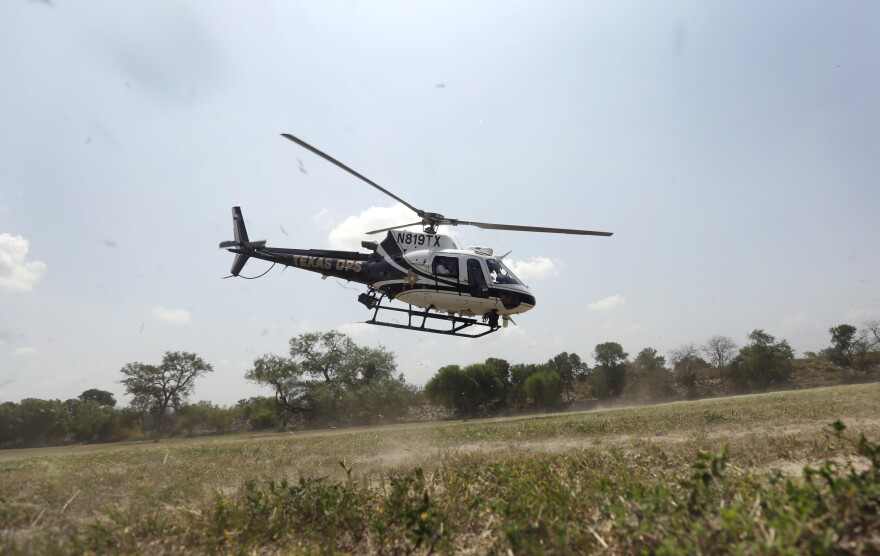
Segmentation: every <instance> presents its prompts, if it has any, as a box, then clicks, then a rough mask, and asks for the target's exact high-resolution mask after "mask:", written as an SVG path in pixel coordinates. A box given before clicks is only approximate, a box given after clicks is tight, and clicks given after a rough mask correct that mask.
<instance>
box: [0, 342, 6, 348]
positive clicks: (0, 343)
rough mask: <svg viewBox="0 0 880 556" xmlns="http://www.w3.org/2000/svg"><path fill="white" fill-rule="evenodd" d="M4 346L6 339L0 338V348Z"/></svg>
mask: <svg viewBox="0 0 880 556" xmlns="http://www.w3.org/2000/svg"><path fill="white" fill-rule="evenodd" d="M4 347H6V341H5V340H0V349H3V348H4Z"/></svg>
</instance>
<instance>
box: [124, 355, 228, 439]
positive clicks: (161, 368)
mask: <svg viewBox="0 0 880 556" xmlns="http://www.w3.org/2000/svg"><path fill="white" fill-rule="evenodd" d="M213 370H214V368H213V367H212V366H211V365H210V364H208V363H206V362H205V361H204V360H203V359H202V358H201V357H199V356H198V355H196V354H194V353H188V352H185V351H174V352H171V351H168V352H165V356H164V357H163V358H162V362H161V363H160V364H159V365H145V364H143V363H128V364H127V365H125V366H124V367H123V368H122V369H121V372H122V374H123V375H125V377H126V378H124V379H122V381H121V382H122V384H123V385H125V391H126V393H127V394H128V395H130V396H132V397H133V398H134V401H133V404H134V405H139V406H140V407H143V408H148V410H149V412H150V413H151V414H152V415H154V417H155V419H156V442H158V441H159V438H161V436H162V433H163V432H164V429H165V417H166V413H167V411H168V408H169V407H172V408H174V409H178V408H179V407H180V406H181V404H182V403H183V402H185V401H186V400H187V399H188V398H189V396H190V394H192V392H193V390H194V389H195V380H196V378H198V377H199V376H202V375H205V374H207V373H210V372H212V371H213Z"/></svg>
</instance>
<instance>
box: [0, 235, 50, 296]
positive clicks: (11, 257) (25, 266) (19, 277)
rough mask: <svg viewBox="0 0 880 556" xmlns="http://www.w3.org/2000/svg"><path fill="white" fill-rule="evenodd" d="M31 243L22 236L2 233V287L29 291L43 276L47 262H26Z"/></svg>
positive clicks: (0, 280) (0, 281)
mask: <svg viewBox="0 0 880 556" xmlns="http://www.w3.org/2000/svg"><path fill="white" fill-rule="evenodd" d="M29 244H30V243H29V242H28V240H26V239H25V238H23V237H21V236H14V235H11V234H0V288H6V289H9V290H16V291H22V292H28V291H31V289H33V287H34V284H36V283H37V282H38V281H39V280H40V278H41V277H42V276H43V271H44V270H46V263H43V262H41V261H32V262H25V257H27V252H28V245H29Z"/></svg>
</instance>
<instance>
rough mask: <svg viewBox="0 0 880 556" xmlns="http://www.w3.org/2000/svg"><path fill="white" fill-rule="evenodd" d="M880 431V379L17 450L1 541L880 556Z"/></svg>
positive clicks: (59, 547) (245, 548)
mask: <svg viewBox="0 0 880 556" xmlns="http://www.w3.org/2000/svg"><path fill="white" fill-rule="evenodd" d="M841 422H843V423H845V424H846V429H845V430H844V427H843V425H842V424H841ZM831 423H836V424H835V425H833V426H831V425H830V424H831ZM862 435H864V436H862ZM878 439H880V385H876V384H874V385H856V386H846V387H833V388H821V389H813V390H809V391H799V392H784V393H772V394H763V395H751V396H740V397H736V398H724V399H716V400H704V401H694V402H679V403H674V404H666V405H657V406H652V407H639V408H622V409H614V410H606V411H595V412H588V413H577V414H559V415H551V416H541V417H533V418H516V419H498V420H485V421H468V422H445V423H428V424H410V425H398V426H391V427H379V428H366V429H347V430H338V431H324V432H299V433H292V434H291V433H281V434H262V435H240V436H227V437H216V438H200V439H192V440H182V439H172V440H169V441H167V442H164V443H162V444H159V445H157V444H153V443H134V444H132V443H122V444H116V445H104V446H86V447H71V448H50V449H41V450H16V451H6V452H0V470H2V473H0V493H2V494H0V496H2V498H3V500H2V503H0V524H2V531H0V552H3V553H16V552H18V553H70V552H77V553H81V552H88V551H91V552H97V553H105V552H144V553H171V552H174V553H177V552H181V551H197V552H221V553H250V552H251V551H253V550H254V549H259V550H260V551H266V552H273V551H282V552H294V553H332V552H355V553H375V552H385V553H404V552H412V551H415V552H419V553H428V552H461V551H471V552H476V553H486V552H489V553H505V552H506V551H507V550H508V549H510V550H513V551H514V552H515V553H535V552H551V553H566V552H596V551H606V550H609V551H613V552H616V553H634V552H640V551H647V552H658V553H694V552H711V553H717V552H735V553H762V554H763V553H791V552H800V553H803V552H812V553H877V552H878V551H880V461H878V458H880V451H878V448H877V440H878Z"/></svg>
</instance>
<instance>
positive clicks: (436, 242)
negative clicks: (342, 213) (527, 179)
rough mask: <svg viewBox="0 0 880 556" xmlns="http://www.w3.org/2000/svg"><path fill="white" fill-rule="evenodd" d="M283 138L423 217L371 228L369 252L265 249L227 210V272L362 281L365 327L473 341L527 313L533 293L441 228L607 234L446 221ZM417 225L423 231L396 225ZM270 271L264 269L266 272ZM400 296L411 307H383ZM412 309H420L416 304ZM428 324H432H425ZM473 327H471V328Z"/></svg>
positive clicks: (483, 252) (486, 252)
mask: <svg viewBox="0 0 880 556" xmlns="http://www.w3.org/2000/svg"><path fill="white" fill-rule="evenodd" d="M282 136H283V137H285V138H287V139H289V140H291V141H293V142H294V143H296V144H298V145H300V146H301V147H303V148H305V149H308V150H309V151H311V152H313V153H315V154H316V155H318V156H320V157H321V158H323V159H324V160H327V161H328V162H331V163H333V164H335V165H336V166H338V167H339V168H342V169H343V170H345V171H346V172H348V173H349V174H351V175H353V176H355V177H357V178H359V179H360V180H362V181H364V182H366V183H368V184H370V185H371V186H373V187H375V188H376V189H378V190H379V191H381V192H382V193H384V194H386V195H388V196H389V197H391V198H392V199H394V200H395V201H397V202H399V203H401V204H403V205H404V206H406V207H407V208H409V209H410V210H412V211H413V212H414V213H416V215H418V217H419V218H420V220H419V221H418V222H410V223H407V224H400V225H398V226H391V227H390V228H382V229H380V230H372V231H370V232H366V233H367V234H378V233H382V232H386V235H385V239H383V240H382V241H381V242H378V241H363V242H361V245H362V246H363V247H364V248H365V249H367V250H369V252H368V253H361V252H357V251H333V250H326V249H285V248H279V247H268V246H267V245H266V241H265V240H262V241H250V240H249V239H248V234H247V230H246V229H245V225H244V218H243V217H242V213H241V208H240V207H238V206H235V207H232V224H233V231H234V233H235V239H234V240H233V241H224V242H222V243H220V248H221V249H227V250H228V251H230V252H232V253H235V261H234V262H233V263H232V270H231V276H239V275H240V273H241V271H242V269H243V268H244V265H245V263H246V262H247V261H248V259H250V258H255V259H262V260H265V261H270V262H272V263H276V264H281V265H285V266H292V267H295V268H301V269H304V270H310V271H312V272H317V273H318V274H321V275H322V276H323V277H324V278H326V277H328V276H333V277H336V278H342V279H344V280H348V281H351V282H358V283H360V284H364V285H366V286H367V291H366V292H365V293H361V294H360V295H359V296H358V301H359V302H360V303H362V304H363V305H364V306H366V307H367V308H368V309H371V310H372V311H373V316H372V318H371V319H370V320H368V321H366V322H367V323H368V324H376V325H380V326H390V327H393V328H403V329H407V330H417V331H421V332H432V333H436V334H446V335H452V336H465V337H470V338H478V337H480V336H485V335H486V334H490V333H492V332H495V331H496V330H498V329H499V328H500V327H501V326H504V327H506V326H507V325H508V322H509V321H510V320H511V316H512V315H516V314H519V313H525V312H526V311H528V310H530V309H532V308H533V307H534V306H535V296H534V295H533V294H532V292H531V291H530V290H529V287H528V286H526V285H525V284H524V283H522V281H520V280H519V279H518V278H517V277H516V276H515V275H514V274H513V272H511V270H510V269H509V268H507V267H506V266H505V265H504V263H503V262H502V259H503V258H504V257H503V256H502V257H497V256H495V255H494V254H493V252H492V249H490V248H487V247H469V248H468V249H462V248H461V247H459V246H458V245H457V244H456V242H455V240H454V239H453V238H451V237H449V236H446V235H443V234H440V233H438V228H439V226H460V225H461V226H465V225H466V226H476V227H478V228H484V229H489V230H514V231H523V232H543V233H553V234H575V235H591V236H610V235H611V233H610V232H594V231H588V230H573V229H566V228H544V227H538V226H518V225H509V224H491V223H487V222H474V221H469V220H458V219H454V218H447V217H445V216H443V215H442V214H438V213H436V212H427V211H424V210H421V209H418V208H416V207H414V206H412V205H411V204H409V203H407V202H406V201H404V200H403V199H401V198H400V197H398V196H397V195H394V194H393V193H391V192H390V191H388V190H387V189H385V188H383V187H382V186H380V185H378V184H377V183H375V182H373V181H371V180H370V179H368V178H366V177H364V176H362V175H361V174H359V173H357V172H355V171H354V170H352V169H351V168H349V167H348V166H346V165H345V164H343V163H341V162H339V161H338V160H336V159H334V158H333V157H331V156H329V155H328V154H326V153H324V152H322V151H320V150H318V149H316V148H315V147H313V146H311V145H309V144H308V143H306V142H305V141H303V140H301V139H298V138H296V137H294V136H293V135H290V134H287V133H284V134H282ZM416 225H421V226H422V228H423V229H424V233H417V232H408V231H403V230H401V228H407V227H411V226H416ZM267 272H268V271H267ZM385 299H388V300H398V301H401V302H403V303H405V304H408V305H409V307H408V308H406V309H404V308H400V307H390V306H388V305H387V304H386V305H382V302H383V301H384V300H385ZM413 306H415V307H418V308H419V309H413ZM380 311H392V312H396V313H403V314H405V315H406V316H407V322H406V324H401V323H398V322H389V321H387V320H380V319H379V315H380ZM429 323H430V324H429ZM471 327H473V328H471Z"/></svg>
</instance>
